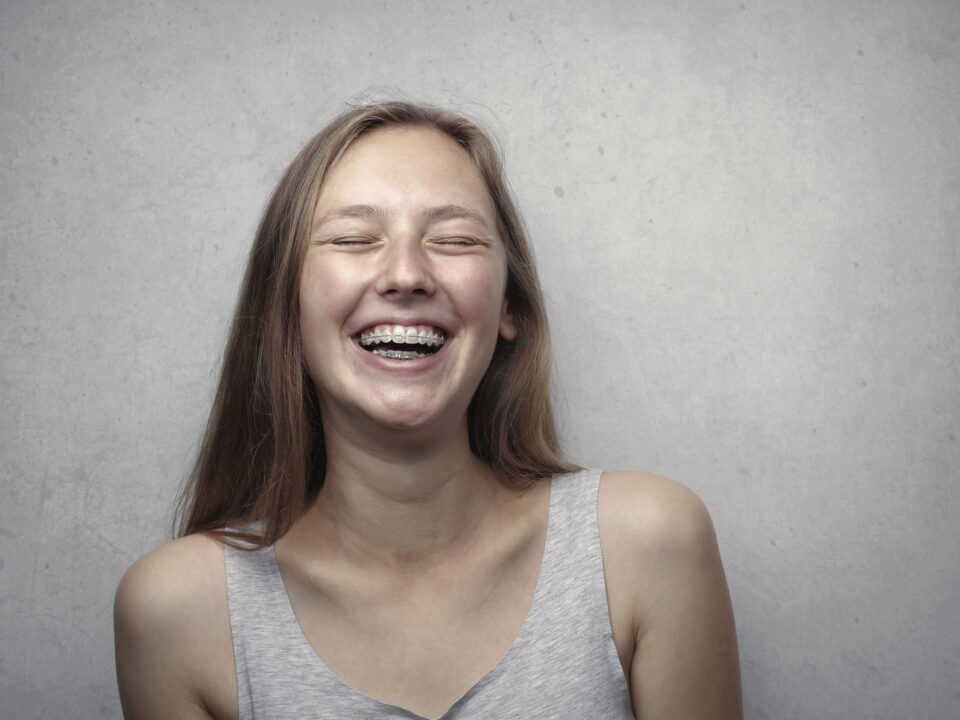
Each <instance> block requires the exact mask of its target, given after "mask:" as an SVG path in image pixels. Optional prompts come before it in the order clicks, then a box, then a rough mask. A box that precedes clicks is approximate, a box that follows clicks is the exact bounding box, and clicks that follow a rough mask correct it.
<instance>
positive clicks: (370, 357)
mask: <svg viewBox="0 0 960 720" xmlns="http://www.w3.org/2000/svg"><path fill="white" fill-rule="evenodd" d="M450 342H451V339H450V338H447V340H446V341H445V342H444V343H443V345H441V346H440V349H439V350H437V351H436V352H435V353H431V354H430V355H425V356H424V357H422V358H417V359H416V360H395V359H393V358H386V357H382V356H380V355H374V354H373V353H372V352H370V351H369V350H364V349H363V348H362V347H360V343H358V342H356V341H353V346H354V347H355V348H356V350H357V352H358V353H360V356H361V358H363V362H364V363H366V364H367V365H370V366H371V367H374V368H376V369H377V370H381V371H386V372H390V373H394V374H398V375H419V374H420V373H425V372H429V371H430V370H432V369H433V368H434V367H436V366H437V364H438V363H440V362H442V361H443V356H444V355H446V351H447V345H449V344H450Z"/></svg>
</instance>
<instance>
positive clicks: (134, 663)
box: [114, 534, 236, 718]
mask: <svg viewBox="0 0 960 720" xmlns="http://www.w3.org/2000/svg"><path fill="white" fill-rule="evenodd" d="M114 636H115V644H116V657H117V681H118V684H119V687H120V699H121V702H122V704H123V709H124V715H125V717H128V718H131V717H135V718H153V717H158V718H159V717H172V716H176V717H185V718H210V717H214V718H221V717H235V716H236V710H235V707H236V700H235V695H236V677H235V673H234V671H233V647H232V638H231V634H230V620H229V612H228V609H227V597H226V578H225V572H224V564H223V547H222V545H221V543H220V542H219V541H218V540H216V539H215V538H213V537H210V536H207V535H201V534H197V535H188V536H186V537H183V538H179V539H177V540H174V541H172V542H170V543H167V544H165V545H162V546H161V547H159V548H157V549H155V550H153V551H151V552H149V553H147V554H146V555H144V556H143V557H142V558H140V559H139V560H137V561H136V562H135V563H134V564H133V565H132V566H131V567H130V569H129V570H127V572H126V573H125V574H124V576H123V579H122V580H121V581H120V584H119V587H118V588H117V593H116V599H115V603H114ZM231 684H232V686H231Z"/></svg>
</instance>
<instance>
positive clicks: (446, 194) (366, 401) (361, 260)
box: [300, 127, 517, 429]
mask: <svg viewBox="0 0 960 720" xmlns="http://www.w3.org/2000/svg"><path fill="white" fill-rule="evenodd" d="M506 279H507V268H506V257H505V253H504V248H503V243H502V241H501V239H500V237H499V236H498V233H497V225H496V214H495V210H494V206H493V202H492V200H491V199H490V196H489V194H488V192H487V190H486V186H485V184H484V182H483V179H482V177H481V176H480V173H479V171H478V170H477V168H476V166H475V165H474V164H473V161H472V160H471V159H470V157H469V156H468V155H467V154H466V152H465V151H463V150H462V149H461V148H460V147H459V146H458V145H457V144H456V143H455V142H453V141H452V140H451V139H450V138H448V137H447V136H445V135H443V134H442V133H440V132H438V131H436V130H433V129H428V128H415V127H400V128H384V129H378V130H374V131H371V132H369V133H367V134H365V135H363V136H361V137H360V138H359V139H358V140H357V141H355V142H354V143H353V144H352V145H351V146H350V148H349V149H348V150H347V151H346V153H344V155H343V156H342V158H341V159H340V160H339V161H338V162H337V163H336V164H335V165H334V167H333V168H332V170H331V172H330V173H329V174H328V176H327V179H326V182H325V184H324V186H323V189H322V191H321V193H320V197H319V199H318V201H317V207H316V211H315V213H314V222H313V230H312V235H311V238H310V243H309V248H308V250H307V255H306V259H305V261H304V266H303V271H302V275H301V285H300V329H301V333H302V337H303V350H304V355H305V358H306V364H307V368H308V370H309V373H310V376H311V378H312V379H313V381H314V383H315V385H316V388H317V393H318V395H319V397H320V404H321V410H322V412H323V414H324V418H325V420H326V421H327V422H334V423H337V424H340V423H343V422H348V423H349V422H353V423H356V422H357V421H360V423H361V425H362V424H363V423H365V422H368V421H373V422H374V423H376V424H377V425H379V426H382V427H385V428H392V429H413V428H424V427H430V426H431V425H434V424H437V423H442V425H436V426H437V427H451V425H450V424H452V423H460V422H462V421H463V419H464V418H465V415H466V410H467V406H468V405H469V403H470V399H471V398H472V397H473V393H474V391H475V390H476V388H477V385H478V384H479V382H480V379H481V378H482V377H483V374H484V372H485V371H486V369H487V366H488V365H489V363H490V358H491V357H492V354H493V350H494V347H495V345H496V342H497V337H498V335H500V336H502V337H504V338H505V339H507V340H512V339H513V338H514V337H516V332H517V331H516V328H515V326H514V324H513V320H512V318H511V316H510V314H509V312H508V308H507V303H506V300H505V297H504V293H505V289H506Z"/></svg>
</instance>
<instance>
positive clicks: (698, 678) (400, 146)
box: [115, 103, 741, 720]
mask: <svg viewBox="0 0 960 720" xmlns="http://www.w3.org/2000/svg"><path fill="white" fill-rule="evenodd" d="M548 347H549V342H548V338H547V324H546V318H545V316H544V310H543V303H542V300H541V296H540V291H539V288H538V283H537V278H536V273H535V270H534V267H533V262H532V257H531V253H530V249H529V247H528V245H527V241H526V239H525V237H524V233H523V229H522V226H521V223H520V221H519V218H518V216H517V213H516V210H515V208H514V205H513V202H512V200H511V198H510V195H509V193H508V191H507V187H506V184H505V181H504V179H503V177H502V175H501V169H500V162H499V159H498V156H497V153H496V151H495V149H494V147H493V145H492V144H491V141H490V140H489V139H488V137H487V136H486V135H485V134H484V133H483V132H482V131H481V130H480V129H479V128H478V127H477V126H476V125H475V124H473V123H472V122H470V121H469V120H467V119H465V118H463V117H460V116H458V115H455V114H452V113H449V112H445V111H440V110H436V109H433V108H430V107H424V106H417V105H411V104H406V103H386V104H378V105H370V106H364V107H359V108H356V109H354V110H351V111H350V112H347V113H346V114H344V115H342V116H341V117H339V118H337V119H336V120H334V121H333V122H332V123H331V124H330V125H329V126H328V127H327V128H326V129H325V130H323V131H322V132H321V133H320V134H319V135H317V136H316V137H315V138H314V139H313V140H312V141H311V142H310V143H309V144H308V145H307V146H306V147H305V148H304V149H303V151H301V153H300V154H299V155H298V156H297V158H296V159H295V160H294V162H293V164H292V165H291V166H290V168H289V169H288V171H287V172H286V174H285V176H284V177H283V179H282V180H281V181H280V184H279V186H278V187H277V190H276V191H275V193H274V195H273V197H272V199H271V201H270V203H269V205H268V207H267V210H266V213H265V216H264V219H263V221H262V223H261V226H260V228H259V231H258V233H257V237H256V241H255V244H254V247H253V250H252V253H251V256H250V262H249V266H248V268H247V273H246V276H245V278H244V281H243V288H242V291H241V296H240V301H239V305H238V308H237V312H236V316H235V319H234V323H233V329H232V332H231V337H230V340H229V343H228V346H227V350H226V354H225V358H224V367H223V373H222V377H221V380H220V385H219V389H218V391H217V396H216V401H215V404H214V407H213V411H212V413H211V418H210V422H209V425H208V428H207V432H206V436H205V438H204V442H203V446H202V449H201V452H200V456H199V459H198V462H197V466H196V469H195V472H194V474H193V481H192V484H191V486H190V487H189V489H188V493H187V496H186V497H187V502H186V505H185V507H184V513H183V515H182V517H183V519H184V522H183V526H182V529H181V535H182V536H181V537H180V538H179V539H177V540H175V541H173V542H171V543H169V544H167V545H164V546H163V547H161V548H159V549H157V550H155V551H153V552H151V553H149V554H148V555H146V556H145V557H144V558H142V559H141V560H139V561H138V562H137V563H136V564H135V565H134V566H133V567H132V568H131V569H130V570H129V571H128V572H127V574H126V575H125V577H124V579H123V581H122V582H121V584H120V587H119V589H118V591H117V600H116V612H115V619H116V646H117V675H118V680H119V685H120V696H121V700H122V703H123V708H124V715H125V717H127V718H129V719H132V718H136V719H147V718H211V717H212V718H223V719H227V718H229V719H231V720H233V719H235V718H240V720H247V719H249V718H269V719H271V720H284V719H287V718H290V719H291V720H292V719H294V718H296V719H297V720H304V719H307V718H317V719H320V718H338V719H342V718H371V719H374V718H376V719H380V718H441V717H442V718H451V719H453V718H458V719H463V720H466V719H468V718H469V719H473V718H488V719H489V718H525V719H530V718H571V719H576V720H583V719H586V718H604V719H609V718H629V717H634V716H635V717H637V718H643V719H644V720H652V719H654V718H678V717H682V718H685V719H687V720H693V719H697V718H711V719H714V718H716V719H720V718H723V719H727V718H738V717H740V713H741V710H740V688H739V675H738V672H739V671H738V660H737V648H736V637H735V633H734V626H733V616H732V612H731V607H730V601H729V596H728V592H727V587H726V581H725V579H724V574H723V569H722V567H721V563H720V557H719V553H718V551H717V545H716V540H715V537H714V532H713V529H712V526H711V523H710V519H709V516H708V514H707V512H706V510H705V509H704V507H703V506H702V504H701V503H700V502H699V500H698V499H697V498H696V497H695V496H694V495H693V494H692V493H691V492H690V491H688V490H686V489H685V488H684V487H682V486H681V485H678V484H677V483H674V482H671V481H669V480H666V479H664V478H660V477H656V476H653V475H649V474H645V473H637V472H619V473H600V472H599V471H591V470H581V469H580V468H578V467H576V466H574V465H571V464H570V463H568V462H566V461H564V460H563V459H562V458H561V456H560V454H559V451H558V448H557V440H556V436H555V433H554V426H553V419H552V416H551V410H550V403H549V398H548V378H547V373H548V367H549V358H548Z"/></svg>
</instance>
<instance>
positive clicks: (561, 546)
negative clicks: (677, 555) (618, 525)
mask: <svg viewBox="0 0 960 720" xmlns="http://www.w3.org/2000/svg"><path fill="white" fill-rule="evenodd" d="M549 482H550V483H551V487H550V516H549V524H548V526H547V540H546V547H545V549H544V555H543V562H542V565H541V567H540V577H539V579H538V581H537V587H536V590H535V591H534V595H533V601H532V603H531V605H530V609H529V611H528V613H527V617H526V619H525V620H524V623H523V626H522V627H521V629H520V633H519V634H518V635H517V637H516V639H515V640H514V642H513V645H512V646H511V647H510V649H509V650H508V651H507V653H506V654H505V655H504V656H503V658H501V660H500V662H498V663H497V664H496V665H495V666H494V667H493V669H491V670H490V671H489V672H488V673H487V674H486V675H484V676H483V677H482V678H481V679H480V680H479V681H478V682H477V683H476V684H475V685H474V686H473V687H471V688H470V689H469V690H468V691H467V692H466V694H464V695H463V696H462V697H461V698H460V699H459V700H457V701H456V702H455V703H454V704H453V705H452V706H451V707H450V709H449V710H447V712H446V713H444V715H443V716H442V720H454V719H456V720H480V719H481V718H482V719H483V720H501V719H503V718H522V719H523V720H538V719H541V718H542V719H543V720H547V719H548V718H549V719H550V720H557V719H558V718H559V719H563V718H570V719H571V720H574V719H575V720H591V719H593V718H596V719H597V720H600V719H601V718H602V719H603V720H618V719H621V718H633V714H632V712H631V710H630V693H629V690H628V688H627V682H626V678H625V677H624V674H623V670H622V668H621V666H620V661H619V659H618V657H617V649H616V646H615V645H614V643H613V633H612V631H611V629H610V619H609V614H608V610H607V597H606V590H605V585H604V578H603V563H602V559H601V556H600V536H599V534H598V532H597V492H598V488H599V483H600V471H599V470H583V471H581V472H578V473H573V474H569V475H558V476H556V477H554V478H553V479H552V480H551V481H549ZM225 560H226V571H227V591H228V596H229V606H230V627H231V628H232V630H233V649H234V658H235V661H236V669H237V686H238V690H239V701H240V720H254V719H255V718H256V719H257V720H326V719H328V718H329V719H330V720H333V719H336V720H344V719H345V718H351V719H358V720H387V719H388V718H389V719H394V718H397V719H399V718H404V719H405V720H409V719H410V718H415V719H417V718H418V719H419V720H424V719H423V718H422V717H421V716H420V715H417V714H416V713H413V712H411V711H409V710H404V709H403V708H400V707H396V706H394V705H388V704H386V703H383V702H380V701H378V700H374V699H373V698H371V697H369V696H367V695H364V694H363V693H361V692H360V691H359V690H356V689H354V688H352V687H350V686H349V685H347V684H346V683H344V682H343V681H342V680H340V679H339V678H338V677H337V676H336V675H334V674H333V672H332V671H331V670H330V668H328V667H327V665H326V664H325V663H324V662H323V660H322V659H321V658H320V657H319V656H318V655H317V653H316V652H315V651H314V650H313V648H312V647H311V646H310V644H309V643H308V642H307V639H306V638H305V637H304V635H303V632H302V631H301V629H300V626H299V624H298V622H297V619H296V616H295V615H294V613H293V609H292V608H291V606H290V600H289V598H288V597H287V593H286V590H285V589H284V585H283V579H282V578H281V576H280V571H279V569H278V567H277V562H276V559H275V557H274V554H273V548H272V547H267V548H264V549H262V550H258V551H256V552H247V551H242V550H236V549H233V548H231V547H229V546H228V547H226V548H225Z"/></svg>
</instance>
